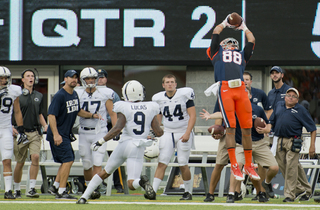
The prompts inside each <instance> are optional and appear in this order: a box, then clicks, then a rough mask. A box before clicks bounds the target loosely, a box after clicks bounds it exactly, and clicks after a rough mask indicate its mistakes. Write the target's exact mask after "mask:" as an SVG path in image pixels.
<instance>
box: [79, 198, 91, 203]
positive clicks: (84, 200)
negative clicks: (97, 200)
mask: <svg viewBox="0 0 320 210" xmlns="http://www.w3.org/2000/svg"><path fill="white" fill-rule="evenodd" d="M76 204H88V202H87V200H86V199H85V198H80V199H79V200H78V201H77V202H76Z"/></svg>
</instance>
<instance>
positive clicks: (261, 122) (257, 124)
mask: <svg viewBox="0 0 320 210" xmlns="http://www.w3.org/2000/svg"><path fill="white" fill-rule="evenodd" d="M253 126H254V128H257V127H261V128H264V127H266V126H265V124H264V120H263V119H262V118H261V117H257V118H256V119H255V120H254V124H253Z"/></svg>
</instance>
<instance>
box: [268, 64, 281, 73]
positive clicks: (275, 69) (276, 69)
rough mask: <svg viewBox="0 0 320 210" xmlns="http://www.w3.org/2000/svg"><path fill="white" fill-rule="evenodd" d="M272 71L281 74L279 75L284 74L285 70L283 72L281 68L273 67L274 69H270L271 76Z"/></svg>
mask: <svg viewBox="0 0 320 210" xmlns="http://www.w3.org/2000/svg"><path fill="white" fill-rule="evenodd" d="M272 71H277V72H279V73H284V72H283V70H282V68H280V67H279V66H274V67H272V68H271V69H270V74H271V72H272Z"/></svg>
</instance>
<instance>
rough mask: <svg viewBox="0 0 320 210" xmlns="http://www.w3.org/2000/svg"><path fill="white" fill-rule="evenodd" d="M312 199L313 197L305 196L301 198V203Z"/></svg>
mask: <svg viewBox="0 0 320 210" xmlns="http://www.w3.org/2000/svg"><path fill="white" fill-rule="evenodd" d="M310 198H311V195H307V194H305V195H303V196H301V198H300V199H299V201H309V200H310Z"/></svg>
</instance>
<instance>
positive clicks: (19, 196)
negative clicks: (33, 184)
mask: <svg viewBox="0 0 320 210" xmlns="http://www.w3.org/2000/svg"><path fill="white" fill-rule="evenodd" d="M14 197H15V198H21V190H16V192H15V193H14Z"/></svg>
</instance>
